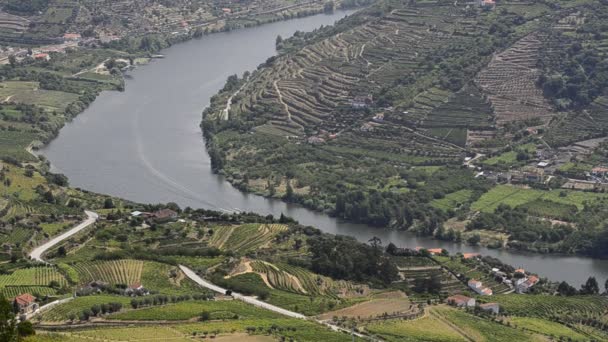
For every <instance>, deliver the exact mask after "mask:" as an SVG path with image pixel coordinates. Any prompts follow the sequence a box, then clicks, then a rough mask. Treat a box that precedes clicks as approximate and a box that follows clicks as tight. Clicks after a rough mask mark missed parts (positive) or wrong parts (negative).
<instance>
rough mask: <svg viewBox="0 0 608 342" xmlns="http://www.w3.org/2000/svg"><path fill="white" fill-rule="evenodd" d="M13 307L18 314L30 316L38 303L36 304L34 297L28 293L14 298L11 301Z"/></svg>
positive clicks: (36, 308)
mask: <svg viewBox="0 0 608 342" xmlns="http://www.w3.org/2000/svg"><path fill="white" fill-rule="evenodd" d="M13 307H14V308H15V310H16V311H18V312H19V313H20V314H22V315H25V314H30V313H33V312H35V311H36V310H38V303H36V297H34V296H32V295H31V294H29V293H24V294H22V295H19V296H17V297H15V299H14V300H13Z"/></svg>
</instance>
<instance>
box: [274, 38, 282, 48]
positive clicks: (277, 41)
mask: <svg viewBox="0 0 608 342" xmlns="http://www.w3.org/2000/svg"><path fill="white" fill-rule="evenodd" d="M281 43H283V37H281V35H278V36H277V40H276V42H275V45H276V46H277V47H279V45H281Z"/></svg>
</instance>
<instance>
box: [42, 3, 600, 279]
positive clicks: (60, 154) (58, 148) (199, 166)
mask: <svg viewBox="0 0 608 342" xmlns="http://www.w3.org/2000/svg"><path fill="white" fill-rule="evenodd" d="M348 13H351V12H344V11H336V12H335V13H333V14H331V15H327V14H320V15H316V16H311V17H306V18H300V19H294V20H290V21H282V22H277V23H272V24H267V25H263V26H259V27H254V28H249V29H243V30H237V31H232V32H227V33H218V34H213V35H209V36H205V37H203V38H202V39H199V40H192V41H189V42H186V43H181V44H178V45H176V46H173V47H171V48H169V49H167V50H165V51H164V52H163V54H165V58H164V59H159V60H154V61H153V62H151V63H150V65H147V66H144V67H140V68H137V69H136V70H134V71H132V72H130V73H129V74H128V77H127V79H126V91H124V92H104V93H102V94H101V95H100V96H99V97H98V98H97V100H96V101H95V102H94V103H93V104H92V105H91V106H90V107H89V108H88V109H87V110H86V111H85V112H84V113H82V114H80V115H79V116H78V117H77V118H76V119H74V120H73V122H71V123H69V124H67V125H66V127H64V128H63V129H62V130H61V132H60V134H59V136H58V137H57V139H55V140H54V141H52V142H51V143H50V144H49V145H48V146H46V147H45V148H44V149H42V150H41V153H42V154H44V155H45V156H46V157H47V158H48V159H49V160H50V161H51V163H52V167H53V170H54V171H55V172H60V173H63V174H65V175H66V176H68V177H69V179H70V184H71V185H72V186H75V187H80V188H83V189H87V190H91V191H95V192H99V193H105V194H111V195H114V196H118V197H122V198H126V199H130V200H133V201H137V202H142V203H161V202H162V203H165V202H176V203H178V204H179V205H180V206H183V207H185V206H190V207H194V208H197V207H203V208H207V209H218V210H227V211H234V210H238V211H253V212H257V213H260V214H264V215H265V214H269V213H270V214H274V215H276V216H278V215H280V214H281V213H284V214H285V215H288V216H291V217H293V218H295V219H297V220H298V221H300V223H302V224H306V225H311V226H315V227H317V228H319V229H321V230H323V231H325V232H328V233H333V234H344V235H351V236H354V237H356V238H357V239H359V240H361V241H367V240H369V239H370V238H371V237H372V236H377V237H379V238H380V239H382V242H383V243H384V244H387V243H388V242H393V243H395V244H396V245H397V246H400V247H416V246H424V247H427V248H432V247H435V248H436V247H441V248H445V249H447V250H449V251H450V252H457V251H460V252H479V253H482V254H484V255H491V256H494V257H497V258H500V259H501V260H502V261H503V262H506V263H509V264H511V265H513V266H517V267H524V268H526V269H527V270H530V271H532V272H538V273H539V274H541V275H542V276H546V277H548V278H549V279H552V280H559V281H561V280H565V281H568V282H569V283H571V284H576V285H578V284H581V283H582V282H583V281H584V280H586V279H587V277H588V276H590V275H595V276H596V277H597V278H598V281H600V284H603V282H604V280H605V279H606V278H608V260H594V259H590V258H584V257H576V256H555V255H537V254H522V253H516V252H511V251H502V250H490V249H486V248H482V247H470V246H465V245H458V244H454V243H448V242H441V241H435V240H432V239H428V238H420V237H416V236H414V235H412V234H409V233H405V232H398V231H391V230H383V229H378V228H374V227H370V226H366V225H361V224H352V223H345V222H340V221H338V220H336V219H334V218H331V217H329V216H327V215H325V214H321V213H318V212H313V211H310V210H307V209H305V208H302V207H300V206H297V205H290V204H286V203H283V202H281V201H278V200H271V199H266V198H263V197H260V196H256V195H251V194H244V193H242V192H240V191H238V190H237V189H235V188H233V187H232V186H231V185H230V184H229V183H228V182H226V181H225V180H224V179H223V178H222V177H221V176H218V175H215V174H213V173H212V172H211V167H210V163H209V156H208V154H207V151H206V149H205V146H204V142H203V137H202V135H201V131H200V128H199V123H200V121H201V113H202V110H203V109H204V108H205V107H206V106H208V105H209V99H210V98H211V96H213V95H214V94H216V93H217V92H218V90H219V89H221V88H222V87H223V85H224V83H225V81H226V78H227V77H228V76H229V75H231V74H235V73H237V74H242V73H243V72H245V71H247V70H253V69H255V68H256V67H257V66H258V65H259V64H260V63H262V62H264V61H265V60H266V59H267V58H268V57H270V56H272V55H273V54H274V53H275V39H276V37H277V35H281V36H282V37H283V38H286V37H289V36H291V35H292V34H293V33H294V32H295V31H296V30H300V31H309V30H312V29H314V28H317V27H319V26H321V25H328V24H332V23H334V22H335V21H336V20H338V19H340V18H342V17H344V16H345V15H347V14H348Z"/></svg>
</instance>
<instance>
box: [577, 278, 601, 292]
mask: <svg viewBox="0 0 608 342" xmlns="http://www.w3.org/2000/svg"><path fill="white" fill-rule="evenodd" d="M581 293H583V294H598V293H600V286H599V285H598V283H597V280H596V279H595V277H589V278H588V279H587V281H586V282H585V284H583V286H581Z"/></svg>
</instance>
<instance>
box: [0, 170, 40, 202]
mask: <svg viewBox="0 0 608 342" xmlns="http://www.w3.org/2000/svg"><path fill="white" fill-rule="evenodd" d="M4 174H5V177H6V178H8V179H10V185H9V186H6V184H4V185H0V195H3V196H6V197H9V196H10V197H13V198H14V199H15V200H17V201H19V202H27V201H31V200H34V199H36V198H37V197H38V195H37V194H36V190H35V188H36V187H37V186H40V185H42V184H44V183H45V182H46V180H45V179H44V177H42V176H41V175H40V174H39V173H37V172H35V173H34V175H33V176H32V177H27V176H26V175H25V174H24V170H23V169H21V168H17V167H10V168H9V170H8V171H5V173H4Z"/></svg>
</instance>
